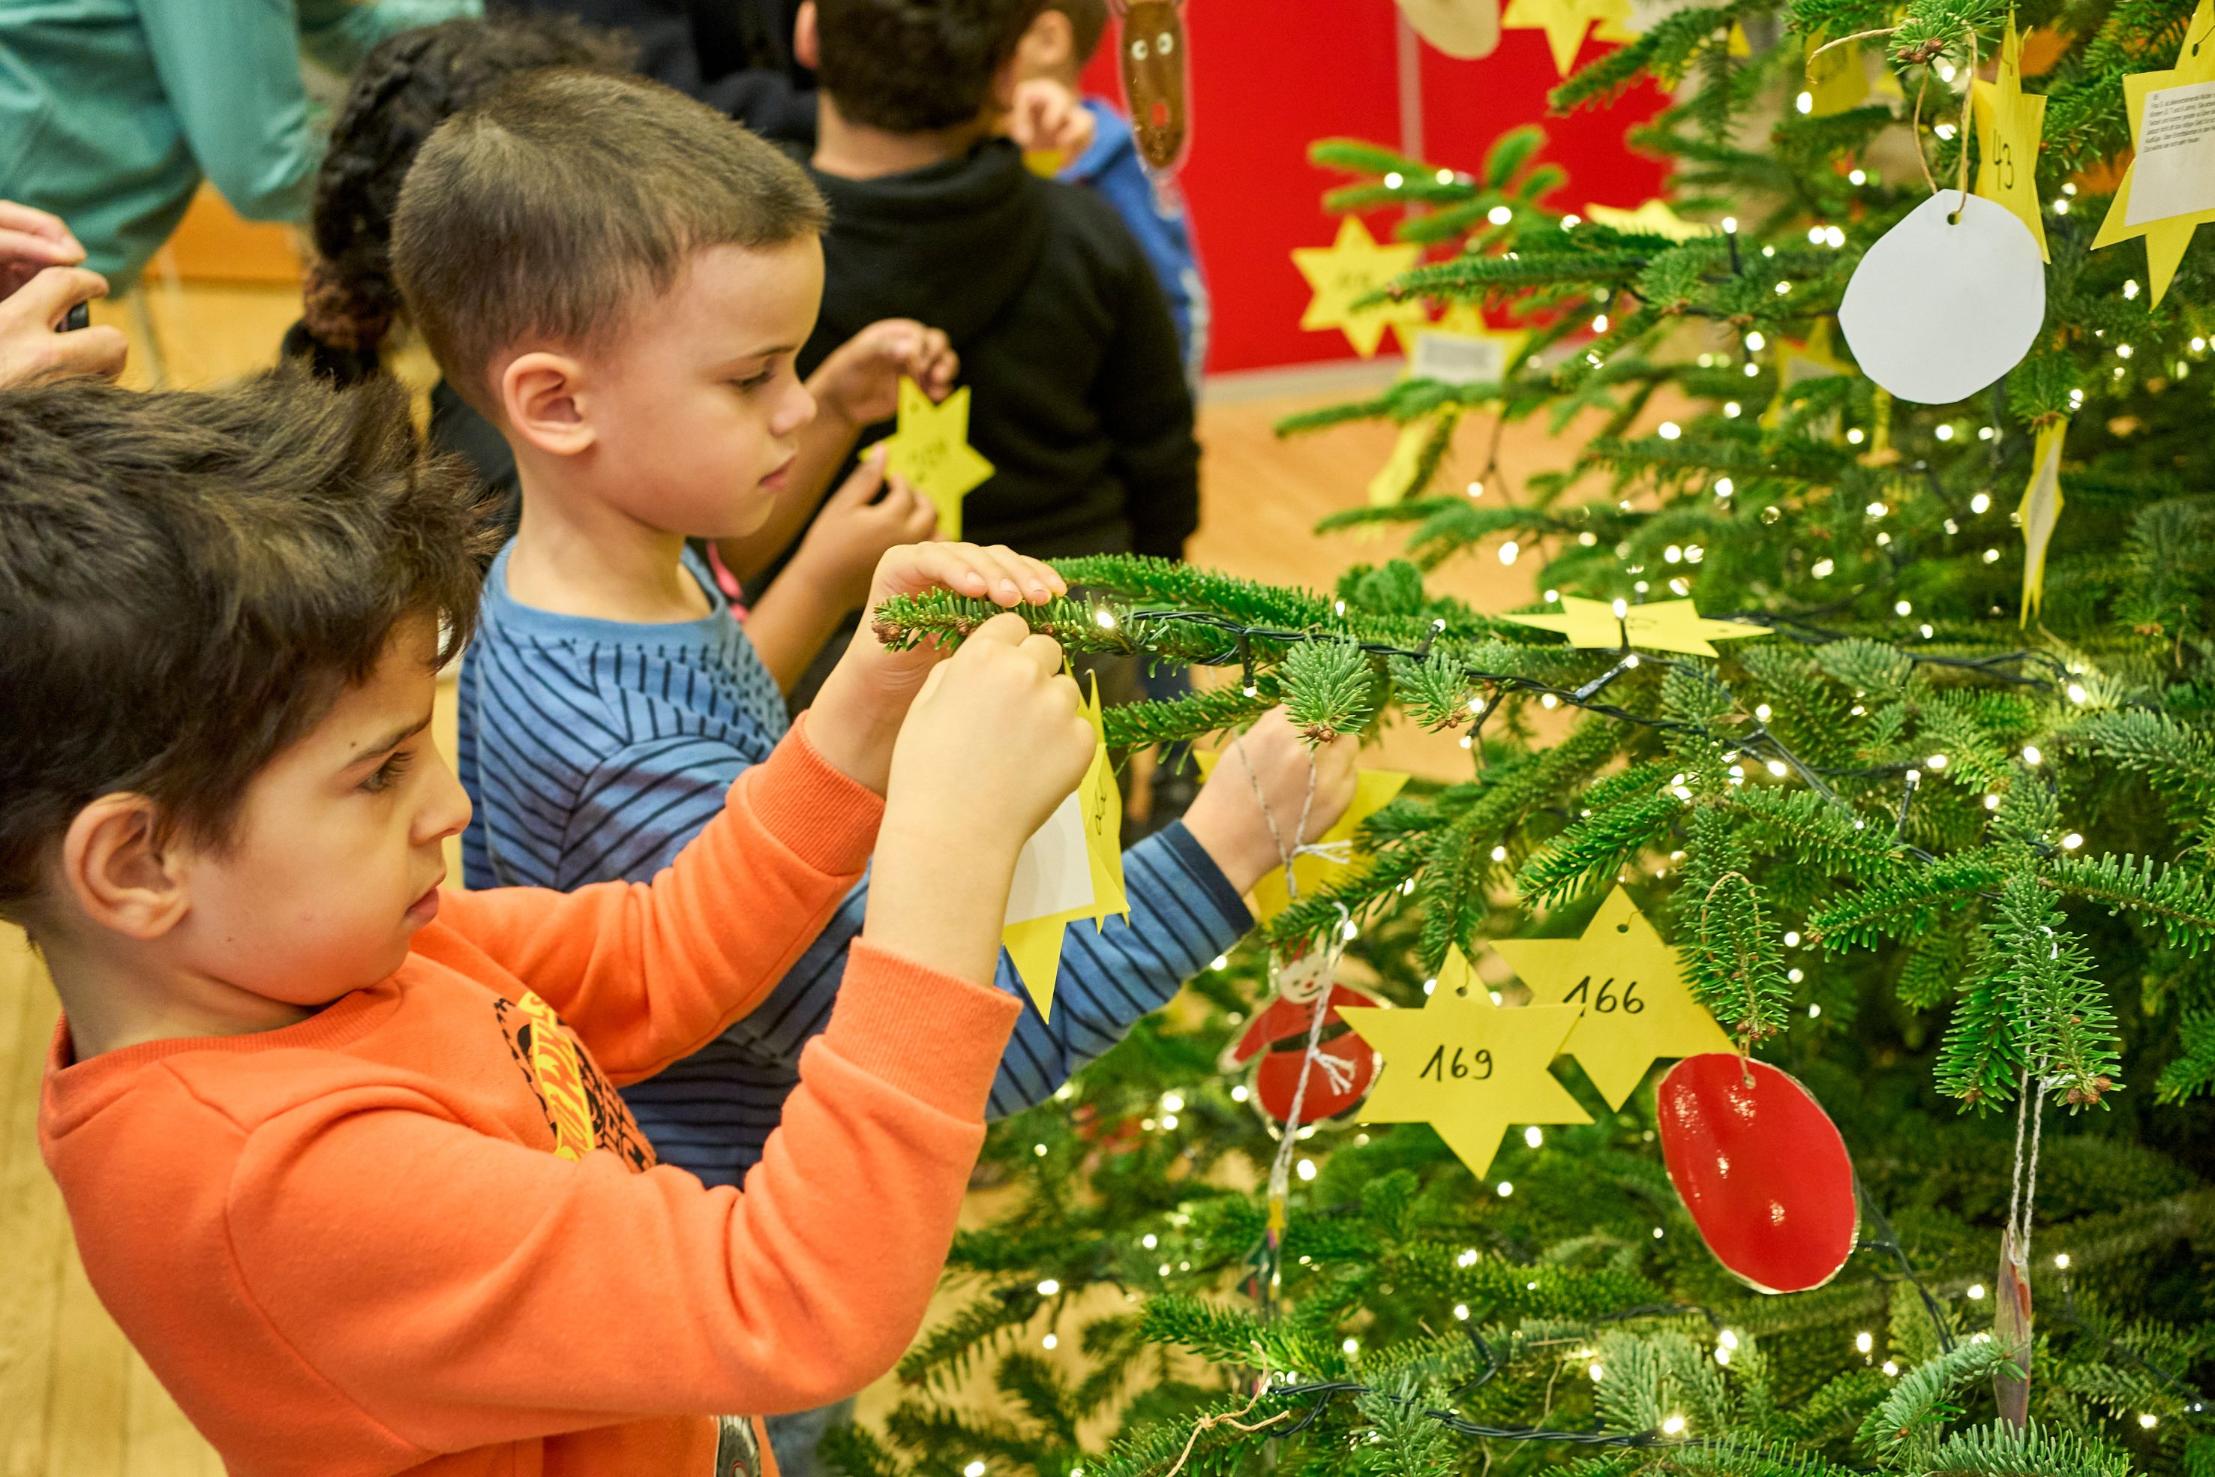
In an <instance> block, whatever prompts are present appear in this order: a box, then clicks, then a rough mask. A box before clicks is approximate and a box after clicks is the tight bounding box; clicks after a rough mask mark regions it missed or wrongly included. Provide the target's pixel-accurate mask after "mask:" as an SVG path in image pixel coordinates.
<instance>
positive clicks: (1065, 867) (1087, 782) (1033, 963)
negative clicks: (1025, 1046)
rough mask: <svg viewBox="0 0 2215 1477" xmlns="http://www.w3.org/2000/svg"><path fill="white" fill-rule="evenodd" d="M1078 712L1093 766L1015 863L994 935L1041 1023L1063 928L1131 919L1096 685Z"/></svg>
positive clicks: (1048, 1009)
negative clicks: (1003, 917)
mask: <svg viewBox="0 0 2215 1477" xmlns="http://www.w3.org/2000/svg"><path fill="white" fill-rule="evenodd" d="M1079 709H1080V711H1082V712H1083V714H1084V716H1085V720H1086V721H1087V722H1089V723H1090V724H1091V725H1092V732H1093V735H1094V744H1095V747H1094V749H1093V754H1092V765H1091V767H1090V768H1088V769H1087V770H1086V771H1085V773H1084V778H1083V779H1082V780H1080V781H1078V783H1077V789H1076V792H1075V793H1074V794H1072V795H1071V796H1070V797H1069V798H1068V799H1067V800H1064V801H1063V802H1062V803H1061V805H1060V806H1059V807H1058V808H1056V809H1055V811H1054V813H1053V814H1052V815H1051V816H1049V817H1047V820H1046V824H1045V825H1043V826H1041V827H1039V829H1038V831H1037V833H1036V834H1035V835H1033V836H1032V837H1031V839H1030V840H1029V841H1028V842H1026V843H1025V844H1024V846H1023V851H1022V854H1021V855H1020V856H1019V857H1017V858H1016V864H1015V881H1014V884H1013V885H1012V886H1011V887H1010V888H1009V891H1008V908H1007V921H1006V926H1005V927H1004V928H1003V929H1002V930H1001V935H1000V941H1001V944H1002V945H1003V946H1004V947H1005V948H1006V949H1007V951H1008V958H1009V960H1010V961H1011V962H1012V963H1013V964H1014V965H1015V973H1016V976H1017V978H1019V979H1021V980H1022V982H1023V988H1024V989H1025V990H1026V991H1028V992H1029V994H1030V997H1031V1001H1032V1003H1033V1004H1035V1005H1036V1006H1037V1007H1038V1014H1039V1018H1040V1019H1041V1020H1044V1019H1047V1018H1048V1017H1049V1016H1050V1015H1051V1014H1052V1012H1053V1008H1054V985H1055V983H1056V982H1057V981H1058V980H1059V978H1060V974H1061V944H1062V934H1063V933H1064V931H1066V929H1067V928H1068V926H1069V925H1070V924H1072V923H1077V922H1081V921H1083V920H1085V919H1090V920H1091V921H1092V924H1093V926H1094V927H1095V928H1098V927H1100V926H1101V925H1103V924H1104V923H1105V922H1106V921H1107V919H1108V917H1109V916H1110V915H1121V916H1123V917H1126V918H1127V917H1129V916H1130V911H1131V905H1130V899H1129V896H1128V895H1127V893H1126V892H1125V890H1124V885H1123V840H1122V837H1123V796H1122V792H1121V790H1120V789H1119V788H1118V787H1117V785H1116V783H1115V769H1114V766H1113V765H1112V764H1110V763H1109V762H1108V751H1107V734H1106V730H1105V728H1104V727H1103V725H1102V722H1101V716H1100V684H1099V679H1097V678H1094V679H1093V683H1092V694H1091V697H1090V699H1089V700H1087V701H1085V702H1083V703H1081V704H1079Z"/></svg>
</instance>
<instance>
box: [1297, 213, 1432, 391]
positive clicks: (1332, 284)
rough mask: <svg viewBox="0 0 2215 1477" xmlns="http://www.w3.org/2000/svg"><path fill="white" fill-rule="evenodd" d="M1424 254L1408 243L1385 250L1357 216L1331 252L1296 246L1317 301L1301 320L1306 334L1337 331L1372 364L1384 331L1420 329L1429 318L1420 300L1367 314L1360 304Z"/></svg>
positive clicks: (1343, 225) (1342, 226)
mask: <svg viewBox="0 0 2215 1477" xmlns="http://www.w3.org/2000/svg"><path fill="white" fill-rule="evenodd" d="M1422 255H1423V248H1422V247H1420V246H1416V245H1411V244H1406V243H1395V244H1393V245H1389V246H1387V245H1381V244H1379V243H1378V241H1377V238H1376V237H1374V236H1372V235H1370V234H1369V228H1368V227H1367V226H1365V225H1363V224H1362V223H1361V221H1360V220H1359V219H1358V218H1357V217H1354V216H1350V215H1349V216H1347V217H1345V218H1344V219H1343V220H1341V221H1339V223H1338V239H1337V240H1335V241H1333V242H1332V243H1331V244H1330V245H1328V246H1296V247H1294V248H1293V249H1292V265H1294V266H1295V267H1298V268H1299V269H1300V275H1301V276H1302V277H1305V278H1306V279H1307V285H1308V286H1309V287H1310V288H1312V289H1314V292H1315V296H1314V298H1313V299H1311V300H1310V301H1309V303H1308V305H1307V311H1306V312H1304V313H1302V314H1301V315H1300V326H1301V327H1302V328H1308V329H1316V328H1335V329H1338V330H1339V331H1340V332H1342V333H1344V334H1345V335H1346V342H1348V343H1350V344H1352V345H1353V346H1354V352H1356V353H1358V354H1359V355H1361V357H1362V358H1364V359H1367V358H1370V357H1371V356H1373V355H1374V354H1375V353H1376V352H1377V345H1378V344H1379V343H1380V342H1381V341H1382V340H1383V338H1384V331H1385V329H1387V328H1389V327H1392V326H1393V325H1395V324H1406V323H1421V322H1423V321H1424V320H1425V319H1426V318H1428V317H1429V316H1430V315H1429V314H1428V313H1426V312H1425V311H1424V309H1423V304H1422V303H1421V302H1420V301H1419V300H1418V299H1416V298H1412V297H1411V298H1407V299H1406V300H1404V301H1401V302H1393V301H1391V300H1390V299H1386V300H1385V301H1383V302H1378V303H1373V304H1371V305H1370V306H1368V307H1365V308H1356V307H1355V306H1354V304H1355V303H1357V302H1359V301H1360V300H1361V299H1362V298H1365V297H1367V296H1369V294H1371V293H1373V292H1381V291H1383V290H1384V289H1385V288H1386V287H1387V286H1389V285H1390V284H1391V282H1392V279H1393V278H1395V277H1397V276H1399V275H1400V274H1401V273H1403V272H1406V271H1409V270H1410V269H1412V268H1413V267H1414V266H1415V264H1416V262H1418V261H1420V260H1421V259H1422Z"/></svg>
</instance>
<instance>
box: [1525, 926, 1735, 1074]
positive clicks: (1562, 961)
mask: <svg viewBox="0 0 2215 1477" xmlns="http://www.w3.org/2000/svg"><path fill="white" fill-rule="evenodd" d="M1492 947H1493V948H1494V949H1496V950H1498V951H1499V955H1500V957H1501V958H1502V959H1505V960H1506V961H1507V962H1508V967H1509V968H1511V969H1513V970H1514V971H1515V973H1516V977H1517V978H1519V979H1521V980H1522V982H1523V983H1524V984H1525V985H1527V986H1529V987H1530V992H1531V1000H1532V1002H1533V1004H1534V1005H1539V1004H1544V1005H1565V1006H1569V1007H1571V1008H1573V1009H1575V1010H1576V1011H1577V1012H1578V1014H1577V1023H1576V1025H1575V1026H1574V1027H1573V1028H1572V1029H1571V1030H1570V1032H1569V1035H1568V1038H1567V1039H1566V1040H1565V1041H1564V1042H1563V1043H1562V1047H1561V1050H1562V1053H1563V1054H1564V1055H1566V1056H1573V1057H1575V1058H1576V1059H1577V1065H1578V1066H1580V1067H1582V1068H1584V1074H1585V1075H1586V1076H1587V1077H1590V1078H1591V1079H1592V1085H1593V1086H1594V1087H1597V1088H1598V1089H1599V1090H1600V1096H1601V1097H1603V1098H1606V1099H1607V1105H1608V1106H1609V1107H1611V1108H1620V1107H1622V1106H1623V1104H1624V1103H1626V1102H1628V1101H1629V1100H1630V1095H1631V1094H1632V1093H1633V1092H1635V1091H1637V1089H1638V1084H1639V1083H1640V1082H1642V1081H1644V1080H1645V1077H1646V1071H1647V1069H1648V1068H1650V1067H1651V1066H1653V1064H1654V1063H1655V1062H1657V1061H1662V1060H1664V1059H1669V1058H1675V1057H1687V1056H1698V1055H1699V1054H1700V1053H1702V1052H1706V1051H1736V1050H1737V1049H1738V1048H1737V1047H1736V1046H1735V1045H1734V1044H1733V1043H1732V1042H1731V1039H1730V1037H1729V1036H1727V1035H1725V1034H1724V1033H1723V1028H1722V1027H1721V1026H1718V1025H1717V1024H1715V1017H1713V1016H1711V1015H1709V1014H1708V1013H1707V1007H1705V1006H1703V1005H1701V1004H1700V1002H1699V1001H1698V1000H1695V999H1694V998H1693V997H1692V986H1691V984H1690V983H1689V982H1688V981H1687V980H1686V979H1685V977H1684V967H1683V965H1682V964H1680V963H1679V962H1678V960H1677V951H1676V950H1674V949H1672V948H1670V947H1669V946H1668V945H1667V944H1665V943H1663V942H1662V941H1661V935H1660V934H1658V933H1656V932H1654V926H1653V925H1652V924H1651V923H1648V922H1647V921H1646V916H1645V915H1644V914H1643V913H1641V912H1639V911H1638V905H1637V904H1636V903H1634V902H1632V901H1631V896H1630V894H1629V893H1627V892H1625V891H1624V890H1623V889H1622V888H1620V887H1618V888H1616V889H1615V890H1614V891H1613V892H1611V893H1609V894H1608V895H1607V901H1606V902H1604V903H1602V904H1600V911H1599V912H1597V913H1595V914H1593V915H1592V921H1591V922H1590V923H1588V924H1586V925H1585V929H1584V933H1583V935H1582V936H1581V937H1578V938H1573V939H1500V940H1498V941H1496V942H1495V943H1494V944H1493V945H1492Z"/></svg>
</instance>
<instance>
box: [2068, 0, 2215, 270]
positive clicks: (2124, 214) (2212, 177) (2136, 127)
mask: <svg viewBox="0 0 2215 1477" xmlns="http://www.w3.org/2000/svg"><path fill="white" fill-rule="evenodd" d="M2209 82H2215V0H2200V3H2199V7H2198V8H2197V9H2195V10H2194V11H2193V12H2192V19H2191V20H2190V21H2188V22H2186V23H2185V27H2184V44H2183V45H2182V46H2181V47H2179V48H2178V50H2177V64H2176V66H2175V67H2174V68H2172V69H2171V70H2169V71H2166V72H2134V73H2132V74H2131V75H2130V76H2128V77H2125V78H2124V79H2123V103H2124V106H2125V107H2126V108H2127V109H2128V110H2129V112H2130V136H2131V139H2132V140H2133V142H2135V143H2136V144H2137V145H2138V153H2137V155H2136V157H2134V158H2133V159H2132V160H2131V161H2130V168H2129V169H2128V170H2127V171H2125V173H2124V175H2123V183H2122V185H2121V186H2120V187H2119V188H2118V189H2117V190H2116V191H2115V203H2114V204H2112V205H2110V206H2108V208H2107V219H2105V220H2103V221H2101V222H2100V234H2099V235H2098V236H2096V237H2094V238H2093V240H2092V246H2093V249H2094V250H2097V249H2098V248H2100V247H2102V246H2113V245H2114V244H2115V243H2116V242H2118V241H2128V240H2129V239H2130V238H2131V237H2133V236H2143V237H2145V238H2146V275H2147V276H2148V277H2149V278H2151V279H2152V282H2151V285H2152V287H2153V300H2154V301H2155V302H2156V303H2159V302H2160V301H2161V297H2162V294H2164V293H2166V292H2167V291H2168V290H2169V281H2170V279H2171V278H2173V277H2175V276H2176V274H2177V263H2178V262H2180V261H2183V260H2184V251H2185V248H2186V247H2188V246H2190V245H2191V244H2192V233H2193V232H2194V231H2196V230H2198V229H2199V228H2200V226H2201V225H2202V224H2204V223H2206V222H2208V221H2215V166H2211V165H2210V164H2209V156H2210V154H2211V153H2215V140H2211V138H2210V136H2209V131H2208V130H2207V127H2206V125H2205V123H2204V122H2203V121H2202V119H2204V116H2205V115H2204V114H2203V113H2200V112H2199V111H2198V110H2199V109H2201V108H2203V107H2204V106H2205V103H2206V99H2207V94H2206V91H2205V84H2207V83H2209ZM2149 111H2150V112H2151V113H2152V114H2153V115H2154V118H2155V122H2156V125H2157V126H2156V128H2155V129H2154V130H2152V131H2153V132H2157V133H2159V134H2161V135H2162V137H2163V138H2165V139H2167V140H2168V142H2166V143H2164V144H2163V145H2162V146H2160V147H2159V148H2157V149H2156V150H2155V151H2154V152H2153V153H2152V154H2148V152H2147V150H2146V138H2147V135H2148V132H2149V130H2148V128H2147V116H2148V113H2149ZM2149 163H2150V164H2151V165H2152V166H2153V167H2152V168H2150V169H2149V168H2148V165H2149Z"/></svg>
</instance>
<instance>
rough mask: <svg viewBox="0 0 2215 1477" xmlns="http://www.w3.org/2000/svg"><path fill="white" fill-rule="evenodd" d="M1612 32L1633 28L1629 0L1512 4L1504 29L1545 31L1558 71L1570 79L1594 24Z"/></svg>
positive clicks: (1518, 1) (1532, 0)
mask: <svg viewBox="0 0 2215 1477" xmlns="http://www.w3.org/2000/svg"><path fill="white" fill-rule="evenodd" d="M1596 22H1598V23H1604V24H1606V25H1608V26H1609V27H1610V28H1611V29H1618V30H1619V29H1622V28H1625V27H1627V26H1628V25H1629V22H1630V6H1629V4H1628V0H1508V3H1507V11H1506V13H1505V14H1503V15H1502V16H1501V17H1500V25H1501V27H1502V28H1503V29H1505V30H1510V31H1544V32H1545V33H1546V49H1547V50H1548V51H1550V52H1552V53H1553V58H1554V70H1555V71H1557V72H1559V73H1560V74H1561V75H1562V76H1564V77H1566V76H1568V75H1569V73H1570V71H1571V69H1573V68H1574V67H1575V66H1576V64H1577V53H1578V52H1579V51H1580V50H1582V49H1583V47H1584V33H1585V31H1586V30H1588V29H1589V28H1590V27H1591V26H1592V25H1593V24H1594V23H1596Z"/></svg>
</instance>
